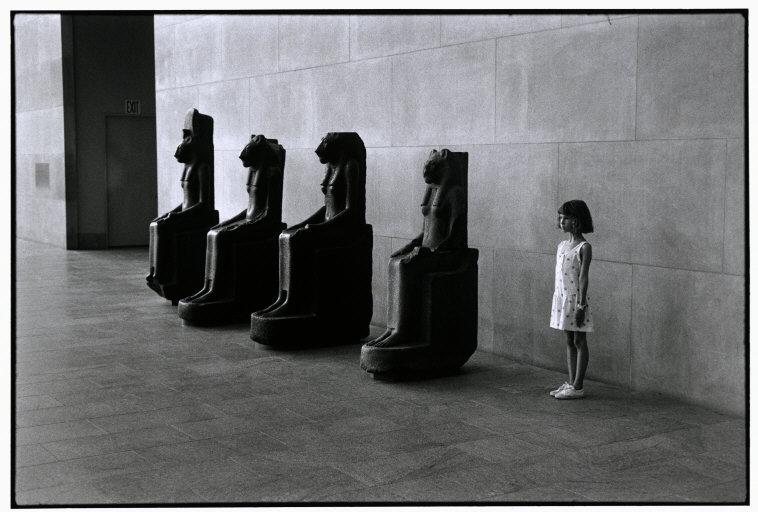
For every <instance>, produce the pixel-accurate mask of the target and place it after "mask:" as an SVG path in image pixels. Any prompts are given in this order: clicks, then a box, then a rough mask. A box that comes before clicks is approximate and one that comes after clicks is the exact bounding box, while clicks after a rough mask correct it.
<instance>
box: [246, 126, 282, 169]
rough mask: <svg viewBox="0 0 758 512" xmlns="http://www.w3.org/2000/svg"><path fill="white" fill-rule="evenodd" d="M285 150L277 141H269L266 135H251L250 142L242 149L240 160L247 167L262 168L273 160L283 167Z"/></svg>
mask: <svg viewBox="0 0 758 512" xmlns="http://www.w3.org/2000/svg"><path fill="white" fill-rule="evenodd" d="M283 151H284V150H283V148H282V147H281V146H280V145H279V141H278V140H276V139H267V138H266V137H265V136H264V135H261V134H259V135H255V134H253V135H251V136H250V142H248V143H247V145H246V146H245V147H244V148H243V149H242V152H241V153H240V157H239V158H240V160H242V165H243V166H245V167H253V168H260V167H262V166H263V165H265V163H266V162H270V161H271V160H273V161H274V162H276V163H277V164H278V165H279V166H282V165H283V164H284V162H283V161H282V153H283Z"/></svg>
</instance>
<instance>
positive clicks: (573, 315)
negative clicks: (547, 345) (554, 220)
mask: <svg viewBox="0 0 758 512" xmlns="http://www.w3.org/2000/svg"><path fill="white" fill-rule="evenodd" d="M558 227H559V228H560V229H561V230H563V231H565V232H566V233H569V239H568V240H564V241H563V242H561V243H560V244H558V254H557V255H556V258H555V291H554V292H553V309H552V313H551V315H550V327H552V328H553V329H560V330H562V331H565V332H566V344H567V346H566V363H567V366H568V374H569V380H568V382H564V383H563V384H561V386H560V387H559V388H558V389H554V390H553V391H551V392H550V395H551V396H554V397H555V398H558V399H559V400H566V399H571V398H582V397H583V396H584V373H585V372H586V371H587V362H588V361H589V356H590V353H589V350H588V349H587V333H588V332H592V314H591V313H590V307H589V304H588V303H587V285H588V283H589V271H590V262H591V261H592V246H591V245H590V244H589V243H588V242H587V241H586V240H585V239H584V236H583V234H584V233H592V231H593V228H592V216H591V215H590V210H589V209H588V208H587V205H586V204H585V203H584V201H580V200H578V199H574V200H572V201H568V202H566V203H563V205H562V206H561V207H560V208H559V209H558Z"/></svg>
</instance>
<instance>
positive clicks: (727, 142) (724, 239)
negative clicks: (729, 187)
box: [721, 139, 729, 274]
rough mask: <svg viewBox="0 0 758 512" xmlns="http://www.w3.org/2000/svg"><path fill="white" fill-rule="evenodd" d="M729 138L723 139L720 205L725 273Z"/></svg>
mask: <svg viewBox="0 0 758 512" xmlns="http://www.w3.org/2000/svg"><path fill="white" fill-rule="evenodd" d="M728 146H729V140H728V139H727V140H725V141H724V189H723V193H722V194H721V205H722V207H723V211H724V228H723V229H722V230H721V273H722V274H725V273H726V184H727V181H728V178H729V149H728Z"/></svg>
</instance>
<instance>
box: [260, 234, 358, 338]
mask: <svg viewBox="0 0 758 512" xmlns="http://www.w3.org/2000/svg"><path fill="white" fill-rule="evenodd" d="M286 236H287V233H283V234H282V237H286ZM341 239H342V242H341V243H337V244H330V245H329V246H328V247H319V248H315V249H313V255H312V266H311V267H310V268H311V274H312V275H307V276H306V275H300V274H298V275H300V277H301V278H303V279H304V280H306V281H307V288H310V292H311V293H310V297H309V300H303V299H304V297H302V296H301V297H299V298H298V297H296V296H294V295H293V296H290V290H292V289H293V287H292V286H290V284H289V282H288V281H289V278H290V276H291V273H290V271H289V268H288V265H290V264H292V262H293V260H294V257H295V255H290V254H289V251H288V250H287V249H285V247H284V245H283V246H282V250H281V251H280V256H279V257H280V263H281V267H280V272H281V273H282V275H281V276H280V281H281V283H282V289H281V290H280V292H279V297H278V298H277V300H276V302H274V303H273V304H271V305H270V306H269V307H267V308H265V309H263V310H260V311H256V312H255V313H253V314H252V315H251V316H250V339H252V340H253V341H255V342H257V343H259V344H261V345H264V346H267V347H269V348H274V349H285V350H286V349H302V348H314V347H321V346H329V345H341V344H347V343H356V342H359V341H360V340H362V339H363V338H365V337H366V336H368V334H369V323H370V322H371V315H372V309H373V306H372V301H373V299H372V296H371V251H372V247H373V230H372V228H371V225H369V224H365V225H363V226H361V227H359V228H358V229H355V230H354V232H353V233H347V234H345V236H343V237H341ZM280 242H281V238H280ZM292 284H293V285H294V286H298V288H296V290H299V293H301V294H305V293H306V290H304V289H303V285H304V283H302V282H301V283H292Z"/></svg>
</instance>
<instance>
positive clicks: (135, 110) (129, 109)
mask: <svg viewBox="0 0 758 512" xmlns="http://www.w3.org/2000/svg"><path fill="white" fill-rule="evenodd" d="M125 111H126V113H127V114H129V115H132V116H138V115H139V113H140V106H139V100H126V102H125Z"/></svg>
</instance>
